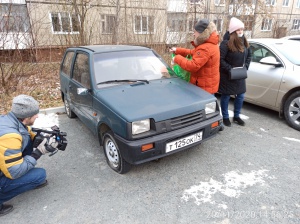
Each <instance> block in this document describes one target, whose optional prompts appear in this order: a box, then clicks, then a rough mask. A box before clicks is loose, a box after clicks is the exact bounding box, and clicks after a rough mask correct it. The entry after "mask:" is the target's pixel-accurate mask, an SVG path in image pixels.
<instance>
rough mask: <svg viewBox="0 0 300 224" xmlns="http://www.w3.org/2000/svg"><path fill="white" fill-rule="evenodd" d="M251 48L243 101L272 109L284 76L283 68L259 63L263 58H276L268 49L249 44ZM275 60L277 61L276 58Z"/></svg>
mask: <svg viewBox="0 0 300 224" xmlns="http://www.w3.org/2000/svg"><path fill="white" fill-rule="evenodd" d="M251 48H252V60H251V63H250V67H249V69H248V78H247V80H246V88H247V89H246V94H245V99H246V101H248V102H252V103H254V104H258V105H263V106H265V107H268V108H274V107H275V105H276V99H277V96H278V91H279V87H280V84H281V80H282V77H283V74H284V67H275V66H273V65H266V64H261V63H259V61H260V60H261V59H262V58H264V57H269V56H273V57H275V58H276V56H275V55H274V54H273V53H272V52H271V51H270V50H269V49H267V48H266V47H264V46H262V45H259V44H257V43H254V44H253V43H251ZM276 60H277V61H279V60H278V58H276Z"/></svg>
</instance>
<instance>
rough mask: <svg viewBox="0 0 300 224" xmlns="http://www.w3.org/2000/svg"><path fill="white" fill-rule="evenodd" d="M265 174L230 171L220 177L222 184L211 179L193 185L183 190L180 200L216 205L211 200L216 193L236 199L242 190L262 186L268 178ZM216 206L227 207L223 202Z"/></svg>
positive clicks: (260, 172) (262, 171) (259, 171)
mask: <svg viewBox="0 0 300 224" xmlns="http://www.w3.org/2000/svg"><path fill="white" fill-rule="evenodd" d="M267 172H268V170H257V171H255V170H253V171H251V172H250V173H241V172H239V171H230V172H228V173H226V174H223V175H222V176H223V177H224V180H223V181H222V182H219V181H216V180H214V179H213V178H211V179H210V180H209V181H208V182H200V184H199V185H193V186H191V187H190V188H189V189H187V190H184V192H183V195H182V197H181V200H182V201H186V202H187V201H189V200H190V199H194V200H195V203H196V205H200V204H203V203H210V204H217V202H216V201H215V200H214V199H213V196H214V195H215V194H216V193H221V194H223V195H225V196H227V197H232V198H238V197H240V196H241V194H242V193H243V190H244V189H247V188H249V187H252V186H254V185H257V184H259V185H261V186H263V185H264V184H265V181H264V178H265V177H268V175H267ZM217 206H218V207H220V208H223V209H227V205H226V204H225V203H224V202H221V203H218V204H217Z"/></svg>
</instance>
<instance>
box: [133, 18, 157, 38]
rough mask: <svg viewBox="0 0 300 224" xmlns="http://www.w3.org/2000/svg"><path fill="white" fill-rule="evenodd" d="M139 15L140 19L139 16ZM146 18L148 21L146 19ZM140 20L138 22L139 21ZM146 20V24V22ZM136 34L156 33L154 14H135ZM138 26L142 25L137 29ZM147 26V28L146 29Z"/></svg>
mask: <svg viewBox="0 0 300 224" xmlns="http://www.w3.org/2000/svg"><path fill="white" fill-rule="evenodd" d="M138 17H139V20H137V18H138ZM145 19H146V21H145ZM137 22H138V23H137ZM145 22H146V24H145ZM133 26H134V27H133V28H134V34H153V33H154V16H148V15H147V16H146V15H135V16H134V23H133ZM137 26H140V29H139V30H137ZM145 28H146V30H145Z"/></svg>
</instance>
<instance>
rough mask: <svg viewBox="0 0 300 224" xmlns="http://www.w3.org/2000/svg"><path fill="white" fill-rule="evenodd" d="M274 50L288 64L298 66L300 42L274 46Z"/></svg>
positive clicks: (299, 61) (299, 62)
mask: <svg viewBox="0 0 300 224" xmlns="http://www.w3.org/2000/svg"><path fill="white" fill-rule="evenodd" d="M274 46H275V48H277V50H278V51H280V53H281V54H283V55H284V56H285V57H286V58H287V59H288V60H289V61H290V62H292V63H293V64H295V65H299V66H300V57H299V51H300V42H298V41H288V42H284V43H277V44H274Z"/></svg>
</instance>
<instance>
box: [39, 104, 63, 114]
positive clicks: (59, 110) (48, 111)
mask: <svg viewBox="0 0 300 224" xmlns="http://www.w3.org/2000/svg"><path fill="white" fill-rule="evenodd" d="M39 113H40V114H45V115H47V114H52V113H55V114H65V113H66V111H65V107H64V106H61V107H53V108H47V109H42V110H40V112H39Z"/></svg>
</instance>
